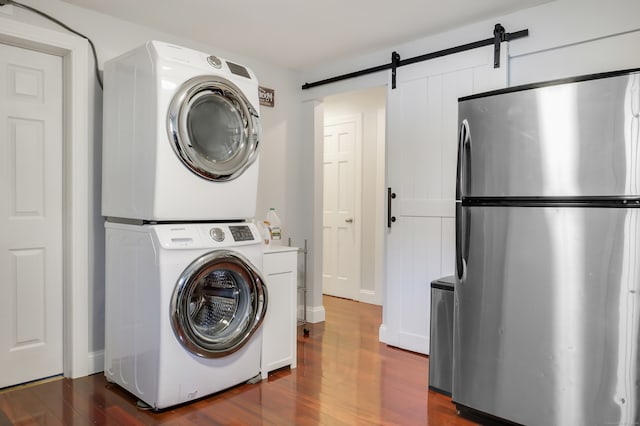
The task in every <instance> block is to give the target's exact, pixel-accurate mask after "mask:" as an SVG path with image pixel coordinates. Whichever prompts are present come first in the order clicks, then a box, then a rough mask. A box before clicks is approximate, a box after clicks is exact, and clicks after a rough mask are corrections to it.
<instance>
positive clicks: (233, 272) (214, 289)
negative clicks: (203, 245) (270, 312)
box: [171, 250, 267, 358]
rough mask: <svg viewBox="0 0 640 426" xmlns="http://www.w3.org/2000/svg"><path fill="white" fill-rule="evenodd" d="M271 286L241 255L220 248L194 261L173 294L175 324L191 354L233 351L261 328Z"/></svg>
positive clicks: (204, 354) (178, 335)
mask: <svg viewBox="0 0 640 426" xmlns="http://www.w3.org/2000/svg"><path fill="white" fill-rule="evenodd" d="M266 309H267V289H266V287H265V284H264V279H263V278H262V277H261V275H260V273H259V272H258V271H257V270H256V268H255V267H254V266H253V265H252V264H251V263H250V262H249V260H247V259H246V258H245V257H244V256H242V255H240V254H239V253H236V252H232V251H229V250H218V251H213V252H210V253H207V254H205V255H203V256H201V257H199V258H198V259H196V260H195V261H193V262H192V263H191V264H190V265H189V266H188V267H187V268H186V269H185V270H184V272H183V273H182V275H181V276H180V278H179V279H178V282H177V285H176V288H175V290H174V292H173V296H172V298H171V324H172V327H173V331H174V333H175V335H176V337H177V338H178V339H179V340H180V342H181V343H182V345H183V346H184V347H185V348H186V349H187V350H189V351H190V352H192V353H194V354H196V355H198V356H201V357H205V358H216V357H222V356H226V355H229V354H231V353H233V352H235V351H237V350H238V349H240V348H241V347H242V346H244V345H245V344H246V343H247V342H248V341H249V339H250V338H251V335H252V334H253V333H254V332H255V331H256V330H257V329H258V327H260V324H261V323H262V321H263V319H264V315H265V312H266Z"/></svg>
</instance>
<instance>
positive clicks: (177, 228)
mask: <svg viewBox="0 0 640 426" xmlns="http://www.w3.org/2000/svg"><path fill="white" fill-rule="evenodd" d="M151 226H152V227H153V228H154V230H155V234H156V236H157V238H158V241H159V242H160V244H161V245H162V247H164V248H170V249H196V248H207V249H209V248H210V249H215V248H227V247H235V246H245V245H249V244H260V243H262V240H261V239H260V233H259V232H258V228H257V227H256V225H255V224H254V223H250V222H242V223H238V222H235V223H234V222H232V223H185V224H154V225H151Z"/></svg>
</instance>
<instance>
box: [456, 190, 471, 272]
mask: <svg viewBox="0 0 640 426" xmlns="http://www.w3.org/2000/svg"><path fill="white" fill-rule="evenodd" d="M469 216H470V211H469V209H468V208H464V207H463V206H462V203H461V202H457V203H456V275H457V277H458V279H459V280H460V281H462V280H463V279H464V276H465V272H466V269H467V261H468V260H469V235H470V231H471V230H470V226H469V225H470V223H471V220H470V217H469Z"/></svg>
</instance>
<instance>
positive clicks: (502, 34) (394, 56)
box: [302, 24, 529, 90]
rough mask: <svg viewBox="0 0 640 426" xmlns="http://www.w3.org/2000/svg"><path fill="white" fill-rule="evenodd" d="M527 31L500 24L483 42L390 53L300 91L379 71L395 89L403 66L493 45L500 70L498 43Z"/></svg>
mask: <svg viewBox="0 0 640 426" xmlns="http://www.w3.org/2000/svg"><path fill="white" fill-rule="evenodd" d="M528 35H529V30H528V29H527V30H520V31H516V32H513V33H508V32H506V30H505V29H504V27H503V26H502V25H500V24H496V25H495V27H494V29H493V37H491V38H486V39H484V40H479V41H474V42H472V43H466V44H462V45H459V46H455V47H450V48H448V49H443V50H438V51H436V52H431V53H426V54H424V55H420V56H414V57H413V58H408V59H400V54H398V52H393V53H391V62H389V63H388V64H384V65H378V66H375V67H371V68H366V69H363V70H359V71H354V72H350V73H347V74H342V75H339V76H336V77H331V78H327V79H324V80H319V81H315V82H313V83H305V84H303V85H302V90H306V89H311V88H312V87H317V86H323V85H325V84H330V83H335V82H338V81H342V80H347V79H350V78H355V77H360V76H363V75H367V74H372V73H375V72H379V71H384V70H389V69H390V70H391V88H392V89H395V88H396V75H397V69H398V68H399V67H402V66H404V65H410V64H415V63H416V62H422V61H428V60H430V59H435V58H440V57H442V56H447V55H452V54H454V53H459V52H464V51H466V50H471V49H476V48H478V47H484V46H491V45H493V67H494V68H500V43H502V42H503V41H511V40H515V39H518V38H522V37H527V36H528Z"/></svg>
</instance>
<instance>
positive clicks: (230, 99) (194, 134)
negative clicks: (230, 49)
mask: <svg viewBox="0 0 640 426" xmlns="http://www.w3.org/2000/svg"><path fill="white" fill-rule="evenodd" d="M167 130H168V132H169V139H170V140H171V146H172V147H173V150H174V151H175V153H176V154H177V155H178V157H179V158H180V160H182V162H183V163H184V165H185V166H186V167H187V168H188V169H189V170H191V171H192V172H193V173H195V174H196V175H198V176H200V177H202V178H204V179H208V180H212V181H228V180H232V179H235V178H237V177H238V176H240V175H241V174H242V172H243V171H244V170H245V169H246V168H247V167H249V166H250V165H251V164H252V163H253V162H254V161H255V160H256V158H257V156H258V144H259V140H260V121H259V117H258V112H257V111H256V109H255V108H254V107H253V106H251V103H250V102H249V101H248V99H247V98H246V96H245V95H244V94H243V93H242V91H241V90H240V89H239V88H238V87H237V86H236V85H235V84H233V83H231V82H230V81H229V80H226V79H224V78H222V77H215V76H199V77H194V78H192V79H190V80H188V81H186V82H185V83H184V84H183V85H182V86H180V88H179V89H178V91H177V93H176V94H175V96H174V97H173V99H172V101H171V104H170V106H169V112H168V117H167Z"/></svg>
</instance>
